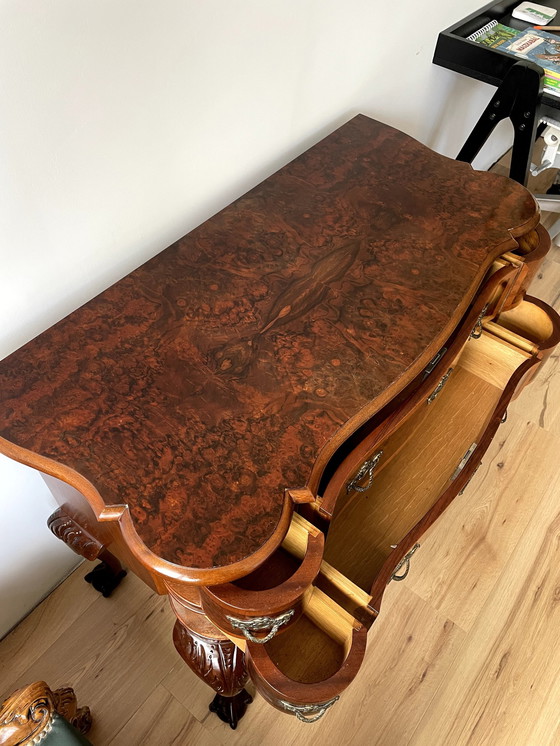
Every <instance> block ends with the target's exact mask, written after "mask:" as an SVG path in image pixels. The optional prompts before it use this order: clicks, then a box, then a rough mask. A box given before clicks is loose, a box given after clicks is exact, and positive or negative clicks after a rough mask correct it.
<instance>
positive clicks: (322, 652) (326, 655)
mask: <svg viewBox="0 0 560 746" xmlns="http://www.w3.org/2000/svg"><path fill="white" fill-rule="evenodd" d="M357 628H359V625H358V624H357V622H356V620H355V619H354V618H353V617H352V615H351V614H349V613H348V612H347V611H345V610H344V609H343V608H342V607H341V606H339V605H338V604H337V603H335V602H334V601H333V600H332V599H331V598H330V597H329V596H327V595H326V594H325V593H323V592H322V591H321V590H319V589H318V588H316V587H312V588H310V589H309V591H308V592H307V594H306V596H305V599H304V604H303V614H302V615H301V617H300V618H299V619H298V620H297V622H295V623H294V624H293V625H292V626H291V627H289V628H288V629H286V631H285V632H283V633H282V634H281V635H278V636H276V637H274V638H273V639H272V640H271V641H270V642H267V643H265V646H264V647H265V648H266V652H267V655H268V656H269V657H270V659H271V661H272V662H273V663H274V665H275V666H276V667H277V668H278V669H279V670H280V671H281V672H282V673H283V674H284V675H285V676H287V677H288V678H290V679H292V680H293V681H297V682H301V683H303V684H315V683H318V682H320V681H324V680H326V679H328V678H330V677H331V676H334V675H335V674H336V673H337V671H339V670H340V668H341V667H342V664H343V663H344V660H345V659H346V656H347V655H348V652H349V650H350V647H351V644H352V632H353V630H354V629H357Z"/></svg>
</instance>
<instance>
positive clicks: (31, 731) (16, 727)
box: [0, 681, 55, 746]
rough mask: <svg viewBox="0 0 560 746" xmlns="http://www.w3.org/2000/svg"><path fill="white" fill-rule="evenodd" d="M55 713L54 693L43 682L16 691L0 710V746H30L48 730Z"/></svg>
mask: <svg viewBox="0 0 560 746" xmlns="http://www.w3.org/2000/svg"><path fill="white" fill-rule="evenodd" d="M54 712H55V708H54V701H53V694H52V692H51V690H50V689H49V687H48V686H47V685H46V684H45V682H44V681H37V682H35V683H34V684H31V685H30V686H27V687H25V688H23V689H18V690H17V692H14V694H12V696H11V697H9V698H8V699H7V700H6V701H5V702H4V703H3V705H2V708H1V709H0V744H1V746H20V744H21V745H22V746H23V744H30V743H31V742H32V740H33V739H34V738H35V737H36V736H38V735H39V734H40V733H43V732H46V731H48V730H50V728H51V727H52V720H53V716H54Z"/></svg>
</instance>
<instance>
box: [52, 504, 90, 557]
mask: <svg viewBox="0 0 560 746" xmlns="http://www.w3.org/2000/svg"><path fill="white" fill-rule="evenodd" d="M47 525H48V527H49V528H50V530H51V531H52V532H53V534H54V535H55V536H56V538H57V539H60V540H61V541H63V542H64V543H65V544H66V545H67V546H69V547H70V549H72V550H73V551H74V552H76V554H79V555H81V556H82V557H85V558H86V559H87V560H94V559H97V557H98V556H99V554H100V553H101V551H102V550H103V544H101V543H100V542H99V541H98V540H97V539H96V538H95V537H94V536H91V534H88V532H87V531H86V530H85V529H83V528H82V527H81V526H80V525H78V524H77V523H76V521H75V520H74V519H73V518H71V517H70V516H69V515H68V514H67V513H65V512H64V511H63V510H62V508H59V509H58V510H55V512H54V513H53V514H52V515H51V517H50V518H49V519H48V521H47Z"/></svg>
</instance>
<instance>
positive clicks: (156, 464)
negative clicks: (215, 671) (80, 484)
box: [0, 116, 538, 568]
mask: <svg viewBox="0 0 560 746" xmlns="http://www.w3.org/2000/svg"><path fill="white" fill-rule="evenodd" d="M537 220H538V214H537V207H536V204H535V202H534V200H533V198H532V197H531V196H530V195H529V194H528V192H527V191H526V190H525V189H523V188H522V187H521V186H519V185H518V184H515V183H514V182H512V181H510V180H508V179H505V178H503V177H499V176H495V175H493V174H488V173H477V172H474V171H472V169H471V168H470V167H469V166H467V165H465V164H463V163H458V162H456V161H453V160H449V159H447V158H444V157H443V156H440V155H437V154H436V153H434V152H432V151H431V150H429V149H428V148H426V147H425V146H423V145H421V144H419V143H418V142H416V141H415V140H413V139H411V138H410V137H408V136H406V135H404V134H403V133H401V132H398V131H397V130H395V129H392V128H391V127H388V126H386V125H383V124H380V123H378V122H376V121H373V120H371V119H369V118H367V117H365V116H358V117H355V118H354V119H352V120H351V121H349V122H348V123H347V124H345V125H343V126H342V127H340V128H339V129H338V130H336V131H335V132H334V133H333V134H331V135H329V136H328V137H327V138H325V139H324V140H322V141H321V142H320V143H319V144H317V145H316V146H315V147H313V148H311V149H310V150H308V151H307V152H306V153H304V154H303V155H301V156H300V157H299V158H297V159H296V160H294V161H292V162H291V163H289V164H288V165H287V166H285V167H284V168H282V169H281V170H280V171H278V172H277V173H276V174H274V175H273V176H271V177H270V178H268V179H266V180H265V181H264V182H263V183H262V184H259V185H258V186H256V187H255V188H254V189H252V190H251V191H250V192H248V193H247V194H246V195H244V196H243V197H241V198H240V199H238V200H237V201H236V202H234V203H233V204H231V205H230V206H229V207H227V208H225V209H224V210H222V211H221V212H220V213H218V214H217V215H215V216H214V217H213V218H211V219H210V220H208V221H206V222H205V223H204V224H203V225H201V226H199V227H198V228H197V229H196V230H194V231H192V232H191V233H189V234H188V235H187V236H185V237H184V238H182V239H180V240H179V241H177V242H176V243H175V244H173V245H172V246H170V247H169V248H168V249H166V250H165V251H163V252H161V253H160V254H158V255H157V256H155V257H154V258H153V259H151V260H150V261H148V262H147V263H146V264H144V265H143V266H141V267H140V268H139V269H137V270H135V271H134V272H132V273H131V274H130V275H128V276H127V277H125V278H123V279H122V280H120V281H119V282H117V283H116V284H115V285H113V286H112V287H110V288H109V289H108V290H106V291H104V292H103V293H101V294H100V295H99V296H97V297H96V298H94V299H93V300H92V301H90V302H89V303H86V304H85V305H84V306H82V307H81V308H79V309H78V310H77V311H74V312H73V313H72V314H70V315H69V316H67V317H66V318H65V319H63V320H62V321H60V322H59V323H57V324H56V325H55V326H53V327H52V328H51V329H49V330H48V331H46V332H44V333H43V334H41V335H40V336H39V337H37V338H36V339H34V340H33V341H32V342H30V343H29V344H27V345H25V346H24V347H23V348H21V349H20V350H18V351H17V352H15V353H14V354H12V355H11V356H9V357H8V358H6V359H5V360H4V361H3V362H2V363H0V434H1V435H2V436H3V437H4V438H5V439H6V440H7V441H10V442H11V443H13V444H15V445H16V446H18V447H20V448H21V449H27V451H30V452H32V453H34V454H40V455H42V456H45V457H48V458H49V459H52V460H53V461H56V462H58V463H59V464H63V465H64V467H65V468H66V467H69V468H68V469H67V472H68V473H67V476H66V477H65V478H66V479H67V481H69V482H72V481H73V472H72V471H71V470H75V471H76V472H78V473H79V474H81V475H82V476H83V477H85V478H86V479H87V480H89V481H90V482H91V483H92V484H93V485H94V487H95V488H96V489H97V490H98V492H99V494H100V495H101V497H102V499H103V501H104V503H105V504H106V505H113V504H116V505H122V504H126V505H128V506H129V509H130V513H131V516H132V520H133V524H134V527H135V529H136V531H137V533H138V534H139V536H140V538H141V539H142V541H143V542H144V543H145V544H146V546H147V547H148V548H149V549H150V550H151V551H152V552H154V553H155V554H156V555H158V556H159V557H161V558H163V559H165V560H168V561H170V562H173V563H176V564H178V565H183V566H186V567H196V568H219V567H224V566H226V565H228V564H231V563H233V562H236V561H239V560H241V559H243V558H246V557H248V556H249V555H251V554H252V553H254V552H255V551H257V550H258V549H259V548H260V547H262V545H263V543H264V542H266V541H267V539H269V538H270V536H271V535H272V533H273V532H274V530H275V528H276V526H277V525H278V522H279V518H280V514H281V510H282V505H283V500H284V490H285V489H286V488H298V487H304V486H306V485H308V484H309V483H310V475H311V474H312V473H313V474H315V473H316V471H317V469H318V468H319V467H318V466H317V465H318V464H321V463H322V462H324V461H325V460H326V458H327V456H328V454H329V452H330V450H332V449H334V446H335V445H336V444H337V443H339V442H340V441H341V439H342V438H343V437H344V435H345V434H347V433H349V432H351V431H352V430H353V429H355V428H356V427H357V426H358V425H359V424H361V423H362V422H363V421H364V419H365V418H366V417H367V416H368V413H371V412H372V411H374V410H375V409H376V408H377V407H378V406H379V404H380V402H381V401H382V400H383V397H384V396H388V393H391V394H392V393H396V392H397V391H398V390H400V389H401V388H402V387H403V386H404V385H405V383H406V382H407V381H408V380H410V378H411V377H412V375H413V374H414V375H415V374H416V373H418V372H419V371H420V370H421V368H422V366H423V365H424V364H425V363H426V362H427V361H428V359H429V357H430V356H431V354H433V351H434V350H435V349H437V346H438V345H439V344H441V342H442V341H443V340H444V339H445V337H446V335H448V334H449V333H450V331H451V330H452V329H453V326H454V325H455V324H456V323H457V322H458V320H459V318H460V316H461V315H462V313H463V312H464V310H465V309H466V307H467V306H468V304H469V303H470V301H471V300H472V298H473V296H474V295H475V293H476V290H477V287H478V286H479V284H480V282H481V278H482V276H483V274H484V271H485V269H486V268H487V267H488V266H489V264H490V263H491V261H492V260H493V259H494V258H495V257H497V256H498V255H499V254H501V253H503V252H504V251H507V250H508V249H509V248H511V247H512V246H514V242H513V239H512V235H513V236H516V235H517V236H519V235H522V234H523V233H525V232H527V231H528V230H530V229H531V228H533V227H534V225H535V224H536V223H537ZM0 450H1V446H0ZM21 454H22V455H21V460H23V461H26V462H27V463H32V458H30V457H27V456H26V455H25V454H26V451H23V450H22V451H21Z"/></svg>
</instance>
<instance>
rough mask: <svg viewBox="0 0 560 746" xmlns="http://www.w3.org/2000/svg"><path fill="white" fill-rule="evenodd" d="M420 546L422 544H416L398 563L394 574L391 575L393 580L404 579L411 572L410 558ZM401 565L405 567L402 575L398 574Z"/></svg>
mask: <svg viewBox="0 0 560 746" xmlns="http://www.w3.org/2000/svg"><path fill="white" fill-rule="evenodd" d="M419 547H420V544H415V545H414V546H413V547H412V549H411V550H410V552H407V554H405V555H404V557H403V558H402V560H401V561H400V562H399V563H398V565H397V566H396V567H395V569H394V570H393V574H392V575H391V580H404V579H405V578H406V576H407V575H408V573H409V572H410V558H411V557H412V555H413V554H414V552H415V551H416V550H417V549H418V548H419ZM401 567H404V572H403V573H402V575H398V572H399V570H400V569H401Z"/></svg>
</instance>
